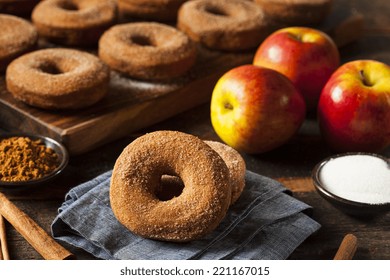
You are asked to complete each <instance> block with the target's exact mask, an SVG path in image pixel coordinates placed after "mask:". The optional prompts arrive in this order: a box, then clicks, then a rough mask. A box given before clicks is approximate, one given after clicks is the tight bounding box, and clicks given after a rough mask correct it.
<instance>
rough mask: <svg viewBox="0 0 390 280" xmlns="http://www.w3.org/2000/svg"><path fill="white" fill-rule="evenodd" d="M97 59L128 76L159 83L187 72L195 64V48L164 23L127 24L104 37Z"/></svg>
mask: <svg viewBox="0 0 390 280" xmlns="http://www.w3.org/2000/svg"><path fill="white" fill-rule="evenodd" d="M99 57H100V58H101V59H102V60H103V61H104V62H105V63H107V64H108V65H109V66H110V67H111V68H112V69H114V70H116V71H118V72H121V73H123V74H125V75H127V76H130V77H133V78H137V79H142V80H161V79H169V78H175V77H178V76H181V75H183V74H184V73H186V72H187V71H188V70H189V69H190V68H191V67H192V66H193V64H194V63H195V59H196V46H195V43H193V42H192V41H191V40H190V39H189V38H188V37H187V36H186V35H185V34H184V33H183V32H181V31H179V30H177V29H176V28H174V27H171V26H168V25H165V24H161V23H152V22H135V23H126V24H119V25H116V26H113V27H111V28H110V29H109V30H107V31H106V32H105V33H104V34H103V36H102V37H101V38H100V41H99Z"/></svg>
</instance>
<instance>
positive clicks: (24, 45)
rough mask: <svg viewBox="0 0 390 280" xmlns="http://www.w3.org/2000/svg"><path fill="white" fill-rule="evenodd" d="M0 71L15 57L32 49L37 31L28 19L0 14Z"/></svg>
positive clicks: (35, 41) (36, 38)
mask: <svg viewBox="0 0 390 280" xmlns="http://www.w3.org/2000/svg"><path fill="white" fill-rule="evenodd" d="M0 30H1V32H0V72H3V71H4V70H5V69H6V68H7V65H8V64H9V63H10V62H11V61H12V60H13V59H15V58H16V57H18V56H20V55H22V54H24V53H26V52H28V51H31V50H32V49H34V47H35V45H36V43H37V40H38V33H37V31H36V29H35V28H34V26H33V25H32V24H30V23H29V22H28V21H26V20H24V19H21V18H18V17H15V16H10V15H3V14H0Z"/></svg>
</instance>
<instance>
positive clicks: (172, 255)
mask: <svg viewBox="0 0 390 280" xmlns="http://www.w3.org/2000/svg"><path fill="white" fill-rule="evenodd" d="M110 178H111V171H109V172H106V173H104V174H102V175H100V176H98V177H96V178H95V179H93V180H91V181H88V182H86V183H84V184H81V185H79V186H77V187H75V188H73V189H71V190H70V191H69V193H68V194H67V195H66V198H65V201H64V203H63V204H62V206H61V207H60V208H59V214H58V216H57V217H56V218H55V220H54V221H53V224H52V228H51V229H52V235H53V237H54V238H56V239H58V240H62V241H64V242H67V243H69V244H71V245H73V246H76V247H79V248H82V249H84V250H86V251H87V252H89V253H91V254H93V255H94V256H96V257H97V258H101V259H133V260H148V259H150V260H156V259H165V260H176V259H236V260H240V259H245V260H249V259H267V260H273V259H276V260H278V259H286V258H288V256H289V255H290V254H291V253H292V252H293V251H294V250H295V249H296V248H297V247H298V246H299V245H300V244H301V243H302V242H303V241H304V240H305V239H306V238H307V237H308V236H310V235H311V234H313V233H314V232H315V231H317V230H318V229H319V228H320V225H319V224H318V223H317V222H316V221H314V220H313V219H311V218H310V217H308V216H307V215H306V214H305V212H306V211H305V210H310V206H308V205H307V204H304V203H303V202H300V201H298V200H297V199H295V198H293V197H292V196H291V195H289V191H288V190H287V189H286V188H285V187H284V186H282V185H281V184H280V183H278V182H277V181H274V180H272V179H270V178H267V177H264V176H261V175H259V174H256V173H253V172H250V171H247V173H246V178H245V179H246V186H245V190H244V191H243V193H242V195H241V197H240V198H239V199H238V200H237V202H236V203H235V204H234V205H233V206H231V207H230V209H229V211H228V213H227V214H226V217H225V218H224V220H223V221H222V222H221V224H220V225H219V226H218V227H217V229H216V230H214V231H213V232H212V233H210V234H208V235H207V236H205V237H204V238H202V239H199V240H196V241H191V242H187V243H172V242H163V241H156V240H150V239H146V238H142V237H140V236H137V235H135V234H133V233H131V232H130V231H129V230H127V229H126V228H125V227H124V226H122V225H121V224H120V223H119V222H118V220H117V219H116V218H115V216H114V214H113V212H112V210H111V208H110V201H109V188H110Z"/></svg>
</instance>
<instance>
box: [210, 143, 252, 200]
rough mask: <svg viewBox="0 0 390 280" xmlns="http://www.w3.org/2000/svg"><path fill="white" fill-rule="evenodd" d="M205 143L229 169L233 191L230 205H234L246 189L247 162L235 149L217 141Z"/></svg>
mask: <svg viewBox="0 0 390 280" xmlns="http://www.w3.org/2000/svg"><path fill="white" fill-rule="evenodd" d="M205 143H206V144H207V145H209V146H210V147H211V148H212V149H213V150H214V151H216V152H217V153H218V154H219V156H220V157H221V158H222V159H223V160H224V162H225V164H226V166H227V167H228V169H229V177H230V180H229V181H230V186H231V190H232V195H231V202H230V204H234V202H236V201H237V199H238V198H239V197H240V195H241V193H242V191H243V190H244V187H245V171H246V164H245V161H244V159H243V158H242V157H241V155H240V154H239V153H238V152H237V151H236V150H235V149H233V148H232V147H230V146H228V145H225V144H223V143H221V142H217V141H205Z"/></svg>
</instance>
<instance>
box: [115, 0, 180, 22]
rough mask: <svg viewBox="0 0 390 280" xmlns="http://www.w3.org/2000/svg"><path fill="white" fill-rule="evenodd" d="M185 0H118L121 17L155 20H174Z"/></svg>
mask: <svg viewBox="0 0 390 280" xmlns="http://www.w3.org/2000/svg"><path fill="white" fill-rule="evenodd" d="M185 1H186V0H118V8H119V12H120V14H121V15H122V16H123V17H130V18H135V19H145V20H155V21H176V18H177V11H178V10H179V7H180V6H181V4H183V3H184V2H185Z"/></svg>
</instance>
